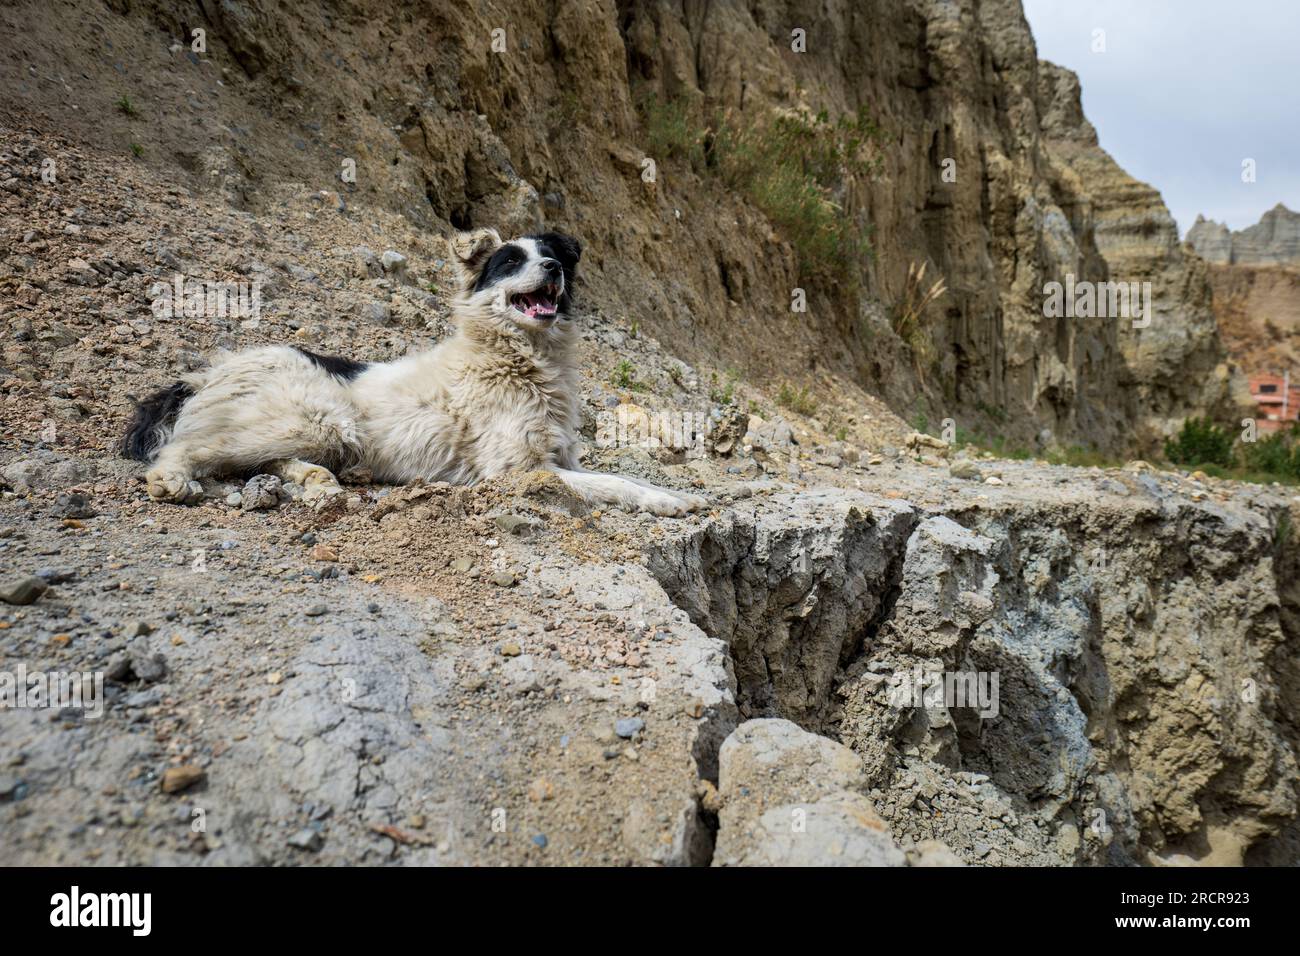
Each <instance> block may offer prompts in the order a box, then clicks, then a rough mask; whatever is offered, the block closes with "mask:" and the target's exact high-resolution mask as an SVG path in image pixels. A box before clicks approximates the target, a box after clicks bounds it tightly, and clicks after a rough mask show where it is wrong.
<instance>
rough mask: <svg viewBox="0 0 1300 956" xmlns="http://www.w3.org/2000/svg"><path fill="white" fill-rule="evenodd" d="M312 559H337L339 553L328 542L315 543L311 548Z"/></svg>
mask: <svg viewBox="0 0 1300 956" xmlns="http://www.w3.org/2000/svg"><path fill="white" fill-rule="evenodd" d="M311 557H312V560H313V561H337V560H338V559H339V553H338V552H337V551H336V550H334V549H333V548H331V547H330V546H329V545H328V544H317V545H316V546H314V547H313V548H312V549H311Z"/></svg>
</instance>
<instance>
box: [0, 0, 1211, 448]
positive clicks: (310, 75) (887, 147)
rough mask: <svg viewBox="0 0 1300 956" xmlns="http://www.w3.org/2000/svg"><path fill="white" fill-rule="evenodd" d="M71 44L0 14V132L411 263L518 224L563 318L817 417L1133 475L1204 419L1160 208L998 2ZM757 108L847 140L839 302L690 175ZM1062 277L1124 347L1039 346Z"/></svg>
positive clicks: (181, 11)
mask: <svg viewBox="0 0 1300 956" xmlns="http://www.w3.org/2000/svg"><path fill="white" fill-rule="evenodd" d="M78 15H79V16H80V17H81V19H80V20H79V22H82V23H84V24H85V26H86V29H85V30H83V31H68V30H65V29H63V28H62V19H61V17H58V16H55V15H54V14H53V13H51V12H49V11H47V10H45V8H43V7H42V6H41V5H39V4H35V3H19V4H15V5H11V6H7V7H6V8H5V9H4V11H3V12H2V13H0V16H2V17H3V18H4V26H5V36H6V37H7V38H9V40H10V42H9V43H7V44H6V47H7V49H6V50H4V56H5V58H6V60H7V61H8V62H9V63H10V64H11V66H12V67H13V68H12V69H11V70H9V71H8V72H7V78H6V80H5V81H4V83H5V86H4V88H3V92H4V93H5V94H6V95H5V101H6V102H8V103H10V104H12V106H11V110H16V109H21V110H23V111H24V113H23V114H17V113H11V122H16V123H19V124H22V123H24V122H26V120H25V119H24V118H23V116H24V115H26V114H27V113H30V115H32V116H34V117H40V120H39V121H40V122H41V123H44V124H48V126H49V128H53V129H58V130H60V131H62V132H64V133H66V134H69V135H72V136H73V137H74V138H75V139H77V140H78V141H80V142H84V143H85V144H87V145H93V146H94V147H95V148H97V149H99V150H104V151H107V152H108V153H109V154H111V155H115V156H118V157H120V158H121V161H122V162H130V163H133V164H143V165H146V166H148V167H150V168H152V169H155V170H157V171H158V172H160V173H161V174H163V175H165V176H167V177H168V178H171V179H174V180H176V181H178V182H182V183H184V184H186V185H187V186H188V187H189V188H191V189H194V190H197V191H198V192H200V193H203V194H207V195H212V196H214V197H215V196H220V197H223V198H225V199H226V200H228V201H230V202H232V203H234V204H236V205H237V206H239V207H240V208H245V209H248V210H249V211H253V212H256V211H258V210H262V209H265V208H266V205H267V203H268V201H269V200H270V198H271V196H273V194H274V186H275V185H277V184H283V183H301V184H304V185H306V186H309V187H314V188H325V189H331V190H335V191H338V192H340V193H341V195H342V196H343V198H344V201H345V202H354V203H356V202H365V203H369V204H379V205H382V206H384V207H385V208H388V209H392V210H394V211H398V212H400V213H401V214H402V215H404V216H405V217H407V218H408V219H409V220H410V221H411V222H412V223H414V224H416V225H418V226H420V227H422V228H424V229H427V230H428V231H429V232H430V233H432V234H439V235H443V234H446V233H447V232H448V231H449V230H451V229H453V228H457V227H461V228H463V227H466V226H470V225H481V224H492V225H496V226H500V227H502V228H504V229H506V230H513V229H518V228H522V227H524V226H529V225H536V224H539V223H540V222H541V221H542V220H545V221H547V222H548V223H550V224H552V225H557V226H560V227H563V228H567V229H569V230H571V231H573V232H574V233H575V234H577V235H578V236H580V237H581V238H582V240H583V241H584V242H585V243H586V244H587V247H588V248H589V249H590V250H591V251H590V254H589V256H588V259H587V261H586V263H585V264H586V266H587V272H586V283H587V287H588V289H587V291H588V295H589V298H590V301H592V302H593V303H595V304H597V305H599V306H600V307H601V308H602V309H603V310H605V311H607V312H609V313H611V314H618V315H625V316H628V317H629V318H630V319H632V320H634V321H636V322H638V323H639V324H640V326H641V327H644V328H646V329H647V330H649V331H652V332H654V333H656V334H657V335H659V336H660V337H661V338H663V339H665V340H671V341H673V342H674V345H675V347H676V348H677V349H678V350H679V351H680V352H681V353H682V354H683V356H684V357H687V358H689V359H692V360H699V359H704V358H707V359H709V360H710V361H711V362H712V364H716V365H718V366H720V367H724V368H726V367H731V368H735V369H736V370H738V371H741V372H743V373H744V375H745V376H746V377H749V378H752V379H754V380H757V381H764V382H767V383H769V384H771V385H773V386H775V385H777V384H779V383H783V382H788V383H790V384H791V386H792V387H793V388H799V389H802V388H809V389H811V390H813V391H814V392H816V393H818V394H822V395H827V396H829V395H833V394H834V393H835V392H836V390H837V388H838V382H841V381H845V380H847V381H851V382H854V383H856V384H859V385H861V386H863V387H865V388H867V389H868V390H869V391H872V392H873V393H875V394H878V395H880V396H882V397H883V398H885V399H886V400H887V401H888V402H889V403H890V405H891V407H893V409H894V410H895V411H896V412H897V413H899V414H900V415H902V416H903V417H904V418H907V419H910V418H912V417H913V416H914V415H915V414H916V413H917V412H918V411H920V412H923V413H924V414H926V416H927V418H928V419H929V420H932V421H938V420H941V419H943V418H947V417H952V418H955V419H956V420H958V421H959V422H961V423H962V424H966V425H970V426H971V427H977V428H979V429H980V430H981V431H982V432H984V433H990V432H1005V433H1006V434H1007V436H1008V437H1012V438H1015V439H1018V440H1027V439H1030V438H1033V437H1036V436H1038V435H1039V433H1040V432H1041V431H1042V430H1043V429H1044V428H1046V429H1050V430H1051V431H1052V432H1053V433H1054V436H1055V437H1056V439H1057V440H1059V441H1060V442H1061V443H1069V442H1079V443H1088V444H1094V445H1097V446H1099V447H1102V448H1106V449H1114V450H1120V449H1137V450H1146V449H1149V448H1150V447H1152V445H1153V442H1154V440H1155V438H1156V437H1158V436H1159V435H1161V434H1163V433H1165V432H1167V431H1168V430H1169V428H1170V426H1171V423H1172V422H1174V421H1175V420H1176V419H1177V418H1178V417H1179V416H1181V415H1183V414H1185V413H1188V412H1197V411H1207V410H1211V409H1213V408H1218V407H1222V405H1223V402H1224V401H1225V396H1226V395H1227V392H1228V389H1227V380H1228V378H1229V376H1230V370H1229V369H1228V368H1227V367H1226V366H1224V365H1223V364H1222V363H1223V356H1222V350H1221V347H1220V345H1219V343H1218V340H1217V337H1216V335H1215V330H1214V327H1213V323H1212V322H1210V321H1208V319H1207V316H1208V306H1207V303H1208V292H1207V290H1206V288H1205V284H1204V280H1203V277H1202V276H1201V275H1200V273H1198V272H1197V271H1196V270H1195V269H1194V268H1192V267H1191V266H1190V265H1189V264H1188V263H1186V262H1184V261H1183V259H1182V256H1181V253H1180V252H1179V250H1178V248H1177V243H1176V242H1175V241H1173V239H1172V221H1171V220H1170V219H1169V216H1168V212H1167V210H1165V208H1164V206H1163V204H1162V203H1161V202H1160V199H1159V196H1158V194H1156V193H1155V192H1154V191H1153V190H1150V189H1149V188H1148V187H1145V186H1142V185H1141V184H1137V183H1134V182H1133V181H1132V180H1131V179H1129V178H1128V177H1127V176H1125V175H1124V174H1123V173H1122V171H1120V170H1119V169H1118V168H1117V167H1115V166H1114V164H1113V162H1111V161H1110V160H1109V158H1108V157H1106V155H1105V154H1104V153H1103V152H1101V150H1100V149H1099V148H1097V145H1096V139H1095V135H1093V134H1092V132H1091V127H1090V126H1088V124H1087V123H1086V121H1085V120H1083V118H1082V115H1081V113H1080V111H1079V106H1078V89H1077V82H1076V81H1075V80H1074V78H1073V77H1072V76H1071V75H1070V74H1068V73H1067V72H1066V71H1063V70H1060V69H1058V68H1056V67H1053V66H1051V65H1050V64H1040V62H1039V61H1038V59H1037V56H1036V53H1035V48H1034V42H1033V37H1032V35H1031V34H1030V31H1029V27H1028V25H1027V23H1026V21H1025V19H1024V16H1023V13H1022V11H1021V9H1020V5H1019V3H1018V2H1017V0H982V2H979V3H975V2H964V3H954V2H950V0H887V2H886V0H874V2H868V3H847V2H844V3H832V4H830V5H825V4H809V3H800V2H788V3H776V2H751V3H743V2H739V0H725V2H714V3H686V4H671V3H666V2H654V3H636V4H620V3H614V2H599V0H586V2H573V3H565V4H561V5H559V6H558V7H556V6H554V5H552V4H549V3H541V2H525V3H511V4H501V5H493V4H483V5H466V4H453V3H434V4H429V5H424V6H421V7H420V8H419V9H418V10H414V9H411V8H409V7H408V6H407V5H404V4H399V3H387V2H383V0H380V2H374V3H365V4H350V3H343V4H338V5H334V6H331V7H329V8H327V9H322V8H318V7H315V6H313V5H301V4H286V5H273V4H269V3H261V2H257V0H253V2H223V3H201V4H199V5H198V7H197V8H195V7H191V6H188V5H182V4H174V3H167V2H150V3H131V2H122V3H115V4H108V5H106V6H104V5H99V4H85V9H84V10H79V13H78ZM195 30H199V31H202V36H201V39H202V44H203V50H204V52H201V53H199V52H195V51H194V49H193V47H194V45H195V43H196V35H195V33H194V31H195ZM74 65H75V68H74ZM647 104H659V105H661V106H665V105H666V106H668V107H670V108H672V109H677V108H680V109H681V110H682V111H683V112H682V113H675V112H673V113H670V114H669V116H670V117H671V118H678V117H681V116H684V117H685V118H684V119H682V120H681V125H683V126H684V127H686V128H684V129H679V130H677V131H676V132H677V133H679V134H680V136H681V137H682V138H686V139H691V138H692V137H695V138H697V139H698V140H699V141H700V142H701V143H703V144H704V145H705V146H706V147H709V150H710V151H709V156H708V158H706V161H704V162H703V163H700V164H696V163H691V162H688V161H686V160H684V159H682V158H680V157H676V156H674V155H671V153H672V150H671V149H669V148H667V146H666V145H665V138H664V136H663V135H661V134H662V133H663V132H664V131H663V130H662V129H660V128H659V127H660V126H661V125H663V122H662V115H661V114H659V113H656V112H655V111H654V110H653V109H652V108H649V107H647ZM688 108H689V110H690V111H689V112H685V111H686V110H687V109H688ZM781 110H784V111H787V112H788V111H791V110H794V111H801V110H805V111H807V112H804V113H799V114H798V115H804V116H807V115H811V114H814V113H816V112H819V111H825V112H824V115H825V116H827V117H829V118H830V120H831V121H837V120H839V119H842V118H843V117H849V116H864V117H868V118H869V120H870V123H871V129H872V130H873V135H872V136H871V137H870V145H869V149H867V152H868V153H869V154H870V155H869V156H868V157H867V159H868V160H869V162H867V161H864V163H863V165H862V167H861V168H858V167H852V168H850V167H848V166H846V165H845V164H843V163H841V164H839V166H838V167H837V168H836V169H835V170H833V171H832V172H831V173H828V174H827V175H826V176H825V177H824V179H825V182H824V183H822V184H820V185H824V187H825V195H824V196H822V197H821V198H822V200H823V201H824V202H825V203H828V204H830V206H831V207H833V208H835V209H837V210H839V213H838V214H839V215H841V216H842V217H843V218H844V219H845V220H846V221H848V222H849V223H850V224H851V225H852V226H853V227H854V229H855V231H856V230H859V229H860V231H861V232H862V233H863V234H864V235H866V236H867V240H866V241H867V242H868V243H869V246H870V255H867V256H861V257H857V258H855V259H854V260H853V262H852V264H851V267H850V268H849V269H848V270H847V271H845V272H842V273H840V274H838V275H836V276H832V277H826V276H819V275H816V274H813V272H812V270H809V269H808V268H807V267H806V266H807V263H806V262H805V261H803V260H801V257H800V249H799V248H798V243H797V241H796V242H794V243H793V244H792V241H791V235H790V234H791V232H792V231H793V232H797V231H798V227H799V223H798V222H795V223H794V224H793V226H792V228H789V229H783V228H780V227H776V228H774V225H773V218H774V217H775V218H776V219H780V213H779V212H772V210H771V208H770V207H767V206H765V205H764V203H763V202H762V200H761V198H760V199H758V200H755V199H754V197H753V196H752V195H746V194H745V192H744V190H737V189H734V188H729V187H730V186H732V185H734V183H728V182H727V181H725V178H724V177H723V176H721V175H719V167H718V165H717V163H716V162H715V161H716V159H717V156H718V155H719V149H720V147H718V146H717V141H716V136H715V135H714V134H716V133H717V132H718V129H719V124H721V123H724V122H728V123H730V124H732V125H733V126H739V127H743V128H749V129H757V128H764V124H765V123H767V122H768V121H769V120H770V119H771V117H772V116H773V115H774V112H775V111H781ZM692 124H694V125H692ZM670 125H671V124H670ZM697 127H698V128H697ZM670 132H671V131H670ZM831 135H833V134H831ZM814 138H815V137H814ZM133 151H134V152H136V153H138V155H136V156H133V155H132V153H133ZM665 153H668V155H664V154H665ZM647 159H648V160H650V161H651V162H652V163H653V164H654V169H653V173H652V175H649V176H647V175H646V173H647V169H646V166H645V163H646V160H647ZM345 170H347V172H345ZM351 170H355V177H354V178H355V181H354V182H349V181H345V180H347V179H350V178H353V177H352V175H351V172H350V171H351ZM1139 207H1140V208H1141V209H1142V210H1144V211H1143V212H1142V214H1141V216H1138V217H1136V218H1134V219H1132V220H1129V219H1127V218H1126V217H1125V214H1124V210H1130V209H1137V208H1139ZM805 212H806V213H807V214H808V215H810V216H816V215H818V214H819V210H817V209H811V210H805ZM820 212H821V213H824V212H825V210H824V209H822V210H820ZM765 213H771V215H768V214H765ZM1139 219H1141V220H1143V221H1142V222H1138V220H1139ZM1134 223H1137V225H1134ZM1144 223H1145V224H1144ZM814 225H816V223H814ZM832 225H833V224H832ZM927 261H928V262H929V263H931V274H932V275H938V276H942V277H943V279H944V281H945V282H946V286H947V290H948V291H947V294H946V295H944V296H941V297H940V298H939V299H938V300H937V301H935V302H934V303H932V304H931V305H929V307H928V308H927V309H926V311H925V313H924V315H923V316H922V317H921V320H922V321H921V324H922V326H923V330H924V331H923V333H922V336H921V340H920V341H919V342H918V341H908V342H904V341H903V340H902V339H900V337H899V336H898V335H897V334H896V328H897V323H896V322H891V316H895V315H896V314H897V313H898V311H899V309H900V308H901V306H902V304H903V303H904V300H905V298H906V288H905V287H906V281H907V275H908V270H909V267H910V266H911V265H912V264H913V263H923V262H927ZM1067 273H1069V274H1073V275H1074V276H1075V277H1076V278H1078V279H1080V280H1088V281H1105V280H1106V279H1107V278H1108V277H1111V278H1115V279H1117V280H1120V281H1125V282H1128V281H1144V280H1147V279H1151V278H1154V279H1155V286H1156V293H1155V294H1156V297H1157V302H1156V307H1155V310H1154V313H1155V314H1154V318H1153V321H1152V323H1151V327H1150V328H1149V329H1145V330H1142V331H1140V332H1139V331H1135V330H1133V329H1131V328H1129V327H1128V323H1125V322H1122V321H1118V320H1114V319H1090V320H1081V319H1067V318H1063V317H1061V318H1048V317H1046V316H1045V315H1044V307H1043V299H1044V287H1045V285H1046V284H1047V283H1049V282H1052V281H1061V280H1063V279H1064V276H1065V275H1066V274H1067ZM796 290H802V296H803V298H804V300H805V302H806V311H792V307H791V304H792V299H793V298H794V297H795V296H796V295H797V294H800V293H797V292H796ZM1189 368H1190V369H1191V373H1190V374H1188V373H1186V370H1187V369H1189ZM918 369H919V372H918ZM1179 369H1183V370H1184V373H1183V374H1179V372H1178V370H1179Z"/></svg>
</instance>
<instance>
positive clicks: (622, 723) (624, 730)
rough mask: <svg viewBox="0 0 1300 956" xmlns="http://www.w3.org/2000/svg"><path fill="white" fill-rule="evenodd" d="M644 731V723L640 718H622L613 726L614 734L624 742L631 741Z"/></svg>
mask: <svg viewBox="0 0 1300 956" xmlns="http://www.w3.org/2000/svg"><path fill="white" fill-rule="evenodd" d="M644 729H645V721H644V720H642V719H641V718H640V717H623V718H620V719H619V720H618V721H616V722H615V724H614V733H616V734H618V735H619V736H620V737H622V738H623V739H624V740H631V739H632V738H633V737H635V736H636V735H637V734H639V733H641V731H643V730H644Z"/></svg>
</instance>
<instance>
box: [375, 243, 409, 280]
mask: <svg viewBox="0 0 1300 956" xmlns="http://www.w3.org/2000/svg"><path fill="white" fill-rule="evenodd" d="M379 264H380V265H381V266H383V268H384V272H386V273H388V274H389V275H391V276H392V277H393V278H394V279H396V280H397V281H398V282H405V281H406V267H407V262H406V256H404V255H402V254H401V253H400V252H397V251H396V250H393V249H385V250H384V254H383V255H382V256H380V257H379Z"/></svg>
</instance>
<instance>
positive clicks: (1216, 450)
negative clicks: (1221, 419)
mask: <svg viewBox="0 0 1300 956" xmlns="http://www.w3.org/2000/svg"><path fill="white" fill-rule="evenodd" d="M1165 457H1166V458H1168V459H1169V460H1170V461H1172V462H1173V463H1174V464H1176V465H1222V466H1223V467H1225V468H1228V467H1231V466H1232V464H1233V460H1232V458H1233V456H1232V433H1231V432H1229V431H1228V430H1227V429H1226V428H1221V427H1219V426H1218V425H1216V424H1214V422H1212V421H1210V420H1209V419H1208V418H1189V419H1187V421H1185V422H1183V427H1182V429H1181V430H1180V431H1179V433H1178V435H1177V436H1175V437H1173V438H1168V439H1166V440H1165Z"/></svg>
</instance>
